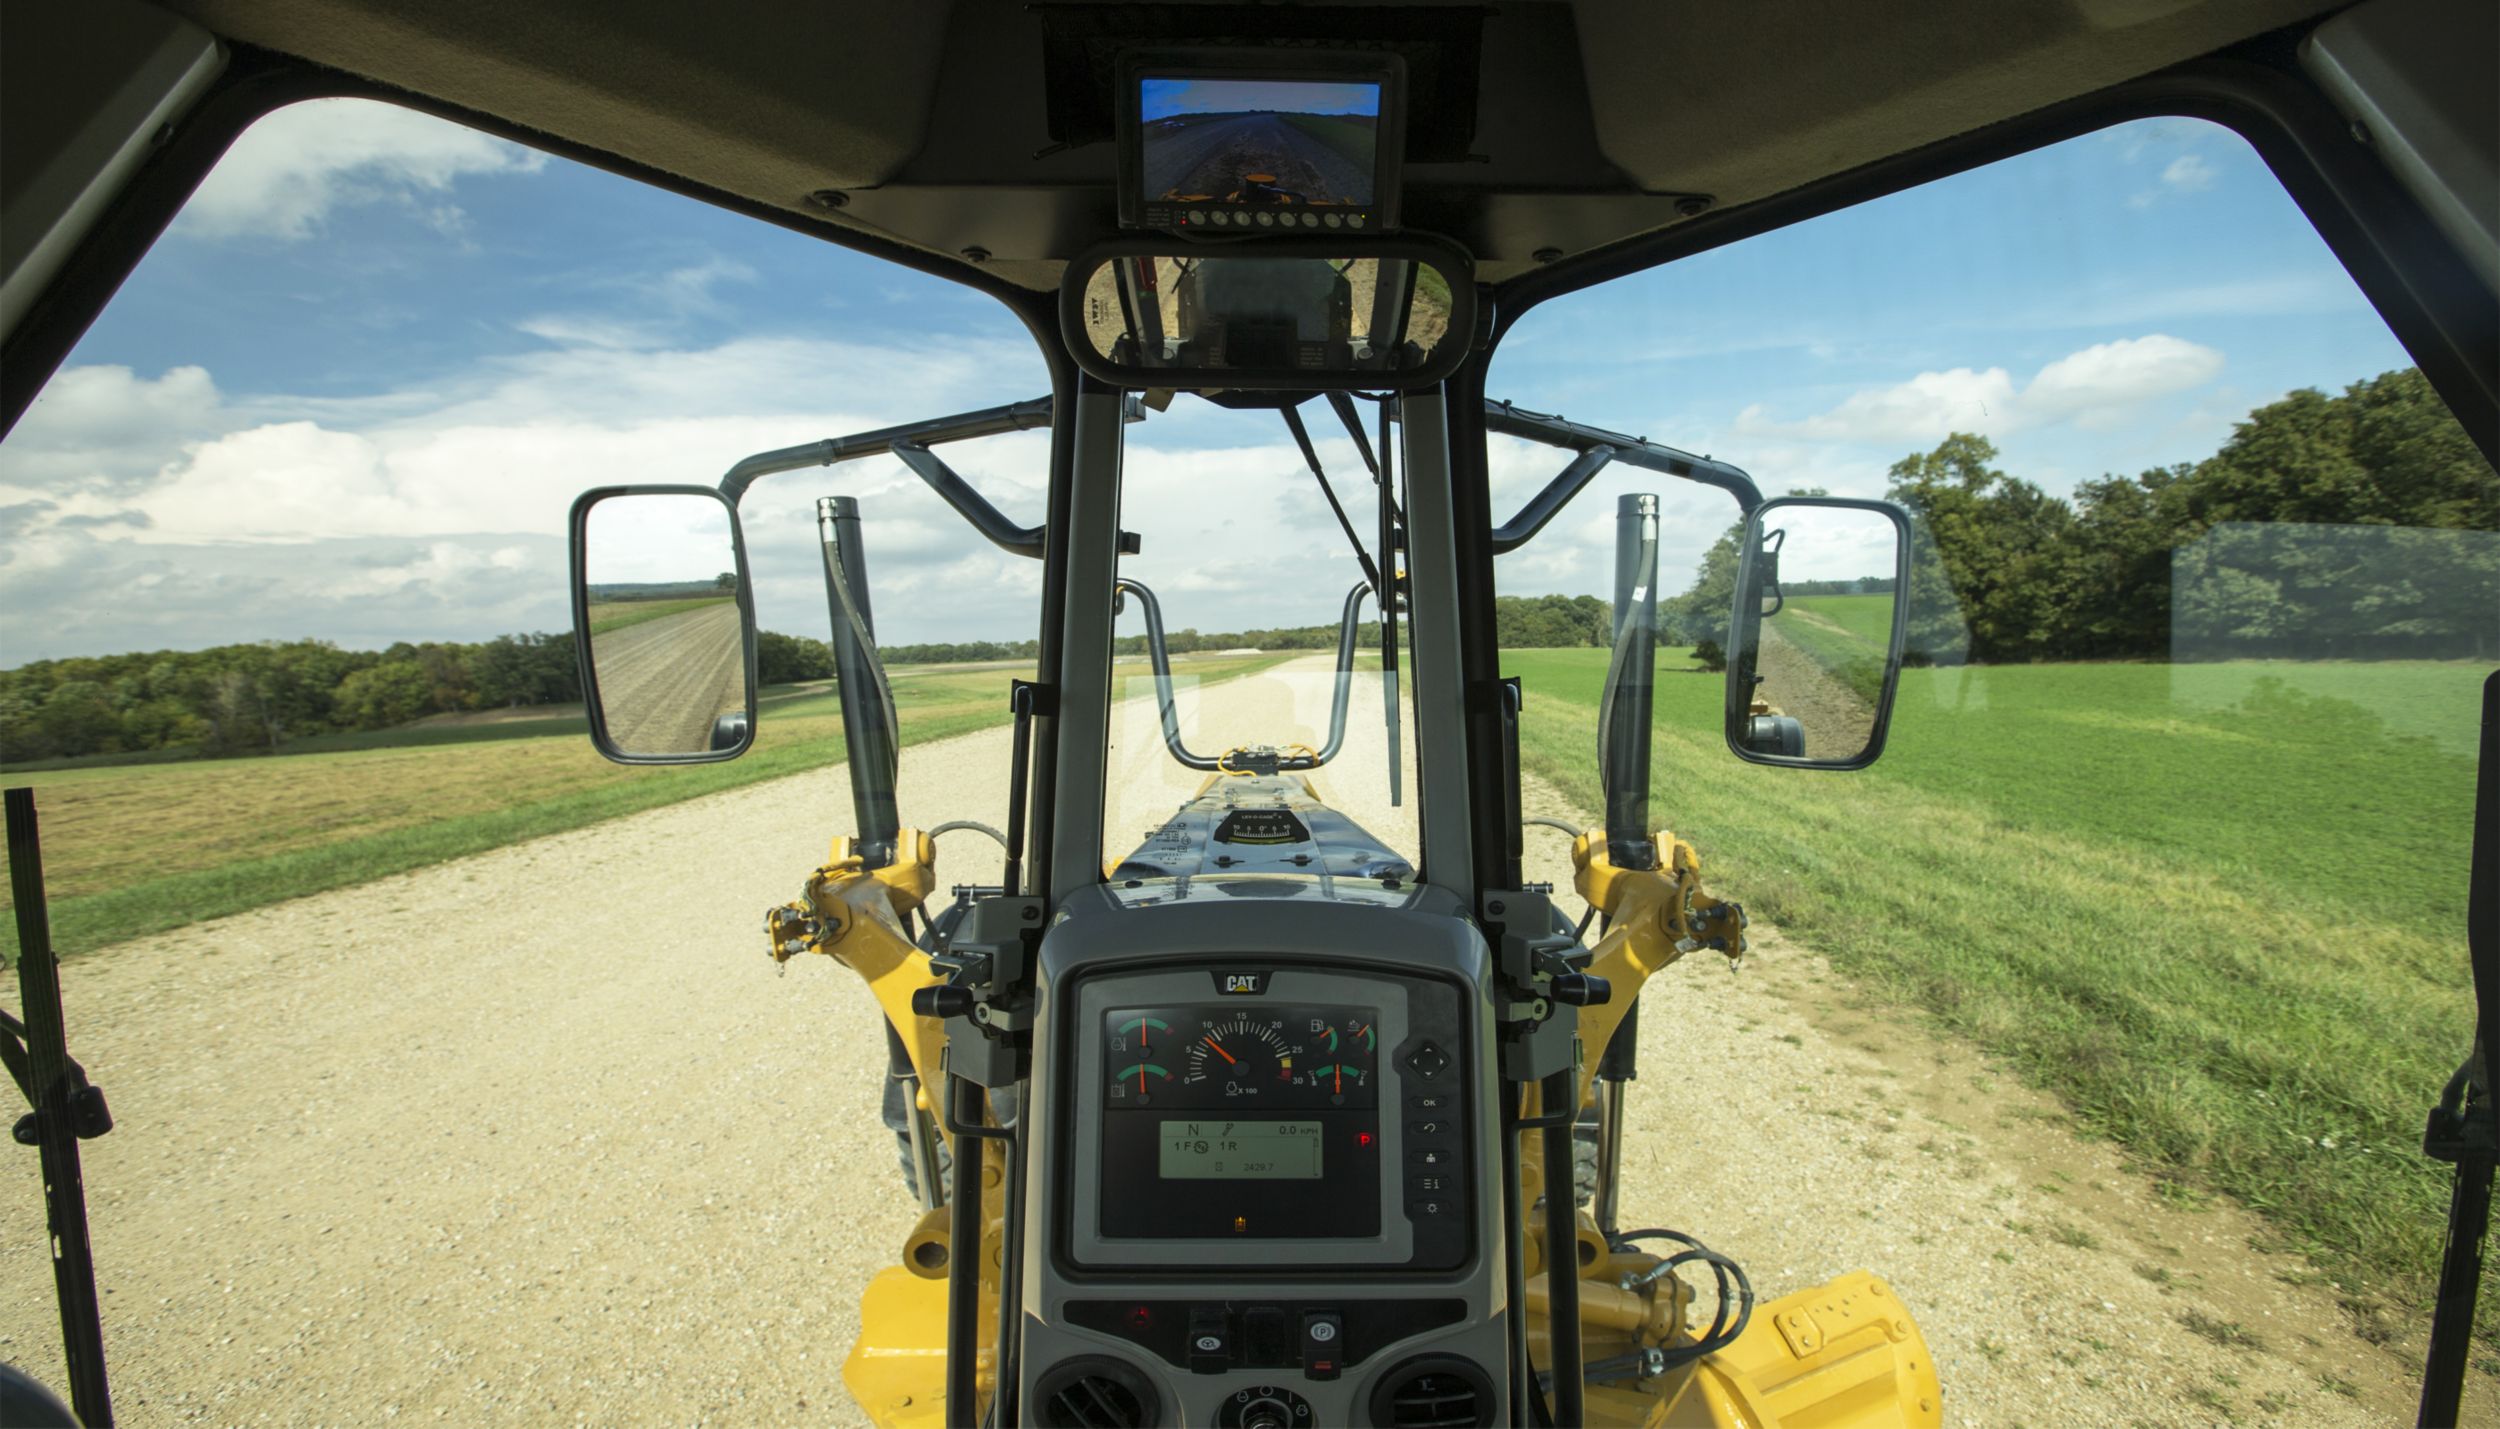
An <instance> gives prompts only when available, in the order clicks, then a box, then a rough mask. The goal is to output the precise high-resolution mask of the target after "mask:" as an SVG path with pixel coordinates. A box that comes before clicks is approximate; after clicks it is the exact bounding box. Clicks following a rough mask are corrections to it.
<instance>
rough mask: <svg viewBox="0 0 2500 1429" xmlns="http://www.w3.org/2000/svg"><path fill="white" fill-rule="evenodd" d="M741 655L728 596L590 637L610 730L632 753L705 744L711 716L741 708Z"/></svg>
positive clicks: (680, 751) (743, 695) (682, 751)
mask: <svg viewBox="0 0 2500 1429" xmlns="http://www.w3.org/2000/svg"><path fill="white" fill-rule="evenodd" d="M745 656H746V649H745V646H744V645H743V644H741V643H740V641H739V635H738V606H737V603H736V602H734V601H727V600H724V601H721V602H719V603H718V604H715V605H706V606H703V607H701V608H699V609H695V610H689V611H685V612H683V613H681V614H678V615H664V616H661V617H660V618H659V619H657V620H645V621H641V622H639V623H637V624H634V625H628V626H626V627H624V628H623V629H621V630H610V631H606V632H603V633H601V634H598V635H594V636H592V637H590V658H591V662H592V664H593V665H594V666H596V667H597V669H598V672H599V708H600V710H601V712H602V713H603V714H604V715H605V716H606V717H607V723H608V737H609V738H611V739H613V740H615V741H616V745H617V748H619V749H622V750H625V751H626V752H628V753H632V754H688V753H694V752H697V751H700V750H704V749H708V748H710V747H711V739H712V721H713V720H715V719H717V718H719V717H720V716H721V715H722V714H725V713H727V712H729V711H731V710H743V709H745V708H746V663H745Z"/></svg>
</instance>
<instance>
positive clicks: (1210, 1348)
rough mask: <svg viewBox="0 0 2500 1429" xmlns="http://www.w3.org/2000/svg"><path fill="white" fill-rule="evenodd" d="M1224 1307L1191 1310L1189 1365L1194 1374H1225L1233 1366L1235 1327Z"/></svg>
mask: <svg viewBox="0 0 2500 1429" xmlns="http://www.w3.org/2000/svg"><path fill="white" fill-rule="evenodd" d="M1231 1318H1232V1317H1230V1316H1228V1315H1226V1314H1225V1313H1224V1311H1223V1309H1222V1308H1221V1307H1212V1308H1210V1307H1204V1306H1202V1307H1200V1308H1198V1309H1195V1310H1192V1311H1190V1312H1189V1369H1190V1372H1191V1373H1192V1374H1222V1373H1223V1372H1224V1371H1226V1370H1228V1369H1231V1368H1232V1367H1233V1327H1232V1322H1231Z"/></svg>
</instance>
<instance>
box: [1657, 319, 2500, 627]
mask: <svg viewBox="0 0 2500 1429" xmlns="http://www.w3.org/2000/svg"><path fill="white" fill-rule="evenodd" d="M1996 460H1997V449H1996V446H1995V444H1994V443H1992V442H1990V441H1989V440H1988V439H1987V438H1985V437H1980V436H1974V435H1971V434H1970V433H1967V432H1955V433H1953V434H1952V435H1950V436H1948V437H1946V438H1945V439H1944V441H1942V442H1941V443H1939V444H1938V445H1937V446H1936V447H1935V449H1934V450H1932V451H1927V452H1920V453H1913V454H1912V455H1909V456H1906V457H1903V458H1902V459H1901V460H1899V461H1897V462H1895V463H1893V465H1892V468H1891V471H1890V485H1889V488H1888V491H1887V494H1888V495H1889V496H1891V498H1892V499H1893V500H1895V501H1898V502H1900V503H1901V504H1902V505H1903V506H1905V507H1907V508H1909V511H1910V513H1911V516H1912V518H1913V521H1914V526H1913V532H1914V539H1913V549H1912V558H1911V570H1910V620H1909V648H1908V655H1907V658H1908V660H1909V662H1910V663H1912V664H1937V663H1943V664H1954V663H1960V662H1962V661H1965V660H1967V661H1974V662H1978V663H1983V664H1994V663H2005V662H2020V661H2039V660H2147V659H2150V660H2168V659H2174V658H2176V659H2222V658H2255V657H2263V656H2278V657H2285V658H2301V659H2318V658H2335V659H2356V658H2387V657H2394V656H2408V657H2414V658H2423V659H2449V658H2463V657H2475V658H2488V657H2489V656H2491V655H2493V654H2495V653H2500V619H2496V618H2495V615H2494V613H2495V612H2500V534H2495V533H2500V477H2496V476H2495V475H2494V473H2493V471H2492V468H2491V465H2490V463H2488V462H2486V461H2484V460H2483V458H2482V455H2481V454H2480V453H2479V452H2477V451H2476V450H2475V449H2474V444H2473V440H2472V438H2470V437H2468V436H2467V435H2466V432H2465V429H2464V428H2463V427H2461V426H2459V425H2458V424H2457V421H2456V419H2455V418H2454V417H2452V416H2451V415H2449V412H2448V409H2447V406H2446V405H2445V404H2444V403H2442V402H2441V401H2440V400H2439V397H2438V395H2437V394H2436V393H2434V392H2433V391H2432V390H2431V387H2430V383H2429V382H2428V381H2427V380H2425V379H2424V378H2423V376H2422V374H2421V373H2420V372H2419V371H2418V370H2415V369H2412V368H2406V369H2403V370H2400V371H2395V372H2387V373H2382V374H2381V375H2379V376H2377V377H2374V378H2371V379H2369V380H2368V381H2364V382H2356V383H2354V384H2352V385H2351V386H2350V387H2347V388H2346V389H2345V390H2344V391H2343V392H2342V393H2341V394H2340V395H2337V396H2333V397H2330V396H2328V395H2326V394H2325V393H2323V392H2320V391H2317V390H2316V389H2314V388H2303V389H2301V390H2299V391H2296V392H2293V393H2291V394H2290V395H2289V396H2286V397H2284V398H2283V399H2282V400H2281V401H2278V402H2274V403H2270V404H2268V405H2267V406H2264V407H2260V408H2257V409H2256V410H2255V411H2252V412H2250V413H2249V414H2248V418H2247V420H2245V421H2243V422H2240V423H2238V424H2236V425H2235V427H2234V428H2233V431H2232V435H2231V437H2230V439H2229V440H2228V441H2226V442H2224V443H2223V446H2222V448H2221V450H2219V451H2217V452H2215V453H2214V454H2213V455H2212V456H2210V457H2207V458H2205V459H2204V460H2203V461H2198V462H2181V463H2179V464H2177V465H2175V466H2168V467H2161V468H2156V469H2154V470H2151V471H2147V472H2143V473H2141V474H2140V475H2137V476H2133V477H2125V476H2116V475H2110V476H2104V477H2102V478H2100V479H2099V480H2097V481H2085V482H2082V483H2079V484H2078V485H2077V486H2076V487H2075V490H2074V494H2073V496H2071V497H2057V496H2052V495H2050V494H2049V493H2048V492H2046V491H2045V490H2043V489H2041V488H2040V487H2039V486H2038V485H2037V484H2035V483H2033V482H2030V481H2027V480H2025V479H2023V478H2021V477H2018V476H2013V475H2009V474H2008V473H2006V472H2005V471H2003V470H2001V469H2000V468H1998V467H1997V466H1996V464H1995V463H1996ZM1792 494H1795V495H1821V494H1822V493H1821V492H1819V491H1812V490H1807V491H1799V492H1796V493H1792ZM1742 529H1743V528H1742V527H1741V526H1730V527H1729V528H1728V529H1727V530H1726V531H1725V532H1723V533H1721V535H1720V537H1719V539H1718V541H1717V542H1716V543H1714V544H1713V545H1712V546H1711V548H1710V549H1709V551H1708V552H1707V553H1705V554H1704V556H1703V557H1702V561H1701V564H1700V566H1699V567H1698V568H1697V570H1696V571H1695V573H1694V578H1693V583H1692V585H1691V586H1690V587H1689V588H1688V589H1687V590H1686V591H1685V592H1684V593H1683V594H1682V595H1680V596H1676V597H1673V598H1671V599H1667V600H1662V601H1660V602H1659V625H1660V629H1661V632H1662V635H1663V637H1664V638H1665V639H1667V640H1670V641H1683V642H1687V643H1691V644H1693V645H1694V646H1695V647H1696V649H1695V654H1696V657H1697V658H1699V659H1700V660H1702V662H1703V663H1705V664H1709V665H1712V666H1713V667H1714V668H1716V667H1719V666H1722V665H1723V664H1724V657H1723V655H1722V654H1721V651H1720V648H1719V646H1720V643H1721V642H1722V641H1723V640H1724V639H1725V635H1726V629H1727V612H1728V608H1729V605H1730V603H1731V602H1732V601H1733V599H1734V597H1735V589H1736V561H1737V554H1738V542H1739V541H1740V539H1741V537H1742ZM1835 584H1849V583H1833V582H1811V583H1800V582H1789V583H1787V586H1786V589H1787V593H1788V594H1790V595H1812V594H1843V593H1847V592H1843V591H1840V590H1836V589H1825V587H1826V586H1830V585H1835Z"/></svg>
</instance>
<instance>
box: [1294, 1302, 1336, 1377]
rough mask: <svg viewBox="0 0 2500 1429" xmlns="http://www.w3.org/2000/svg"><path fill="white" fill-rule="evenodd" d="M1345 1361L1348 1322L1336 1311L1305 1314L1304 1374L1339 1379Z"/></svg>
mask: <svg viewBox="0 0 2500 1429" xmlns="http://www.w3.org/2000/svg"><path fill="white" fill-rule="evenodd" d="M1344 1363H1345V1321H1344V1319H1343V1318H1341V1317H1340V1316H1339V1315H1338V1314H1337V1313H1336V1312H1335V1311H1334V1310H1313V1311H1311V1312H1309V1313H1307V1314H1305V1315H1304V1316H1303V1317H1302V1375H1303V1378H1305V1379H1335V1378H1336V1377H1337V1372H1338V1370H1339V1368H1340V1367H1341V1366H1342V1365H1344Z"/></svg>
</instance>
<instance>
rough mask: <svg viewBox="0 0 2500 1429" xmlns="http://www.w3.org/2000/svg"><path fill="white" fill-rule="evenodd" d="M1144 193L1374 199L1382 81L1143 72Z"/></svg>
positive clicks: (1345, 202)
mask: <svg viewBox="0 0 2500 1429" xmlns="http://www.w3.org/2000/svg"><path fill="white" fill-rule="evenodd" d="M1137 98H1138V122H1139V125H1140V126H1141V134H1140V144H1139V147H1140V152H1141V158H1142V160H1143V166H1144V188H1145V196H1146V197H1147V198H1149V199H1153V200H1157V201H1162V202H1174V203H1234V204H1316V205H1338V206H1351V207H1369V206H1370V205H1372V204H1373V203H1374V202H1376V200H1377V196H1376V194H1375V193H1374V191H1373V190H1374V187H1375V180H1376V176H1377V174H1378V172H1379V148H1380V143H1379V140H1380V86H1379V85H1378V84H1377V83H1347V82H1343V81H1324V80H1282V79H1209V78H1178V77H1163V76H1154V75H1148V76H1144V77H1142V78H1140V79H1139V80H1138V96H1137Z"/></svg>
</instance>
